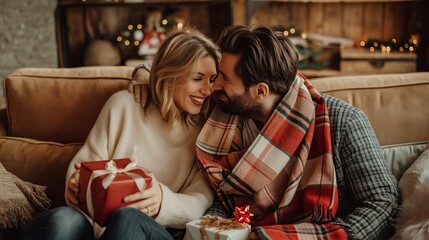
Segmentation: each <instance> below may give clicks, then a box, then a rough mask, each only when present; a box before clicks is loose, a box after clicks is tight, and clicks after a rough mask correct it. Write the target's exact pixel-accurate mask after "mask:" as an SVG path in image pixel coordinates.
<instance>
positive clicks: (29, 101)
mask: <svg viewBox="0 0 429 240" xmlns="http://www.w3.org/2000/svg"><path fill="white" fill-rule="evenodd" d="M132 70H133V68H132V67H125V66H122V67H118V66H117V67H80V68H62V69H52V68H22V69H18V70H15V71H14V72H12V73H11V74H9V75H8V76H6V78H5V80H4V91H5V98H6V106H7V110H8V120H9V136H14V137H25V138H31V139H37V140H42V141H54V142H61V143H73V142H84V141H85V139H86V137H87V136H88V133H89V131H90V130H91V128H92V126H93V124H94V122H95V120H96V119H97V116H98V114H99V113H100V111H101V108H102V107H103V105H104V103H105V102H106V100H107V99H108V98H109V97H110V96H111V95H112V94H113V93H115V92H117V91H119V90H122V89H126V88H127V86H128V83H129V79H130V77H131V72H132Z"/></svg>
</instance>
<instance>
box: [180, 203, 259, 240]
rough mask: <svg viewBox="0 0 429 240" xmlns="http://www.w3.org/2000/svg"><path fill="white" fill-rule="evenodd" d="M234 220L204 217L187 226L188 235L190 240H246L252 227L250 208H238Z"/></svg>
mask: <svg viewBox="0 0 429 240" xmlns="http://www.w3.org/2000/svg"><path fill="white" fill-rule="evenodd" d="M234 215H235V218H234V219H225V218H221V217H217V216H209V215H207V216H203V217H201V218H200V219H197V220H194V221H191V222H189V223H187V224H186V233H187V235H188V239H190V240H202V239H207V240H246V239H248V236H249V233H250V230H251V227H250V225H249V223H250V218H251V217H252V216H253V214H252V213H250V211H249V206H245V207H236V208H235V211H234Z"/></svg>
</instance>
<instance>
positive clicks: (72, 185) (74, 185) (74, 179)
mask: <svg viewBox="0 0 429 240" xmlns="http://www.w3.org/2000/svg"><path fill="white" fill-rule="evenodd" d="M80 166H81V164H80V163H75V164H74V168H75V169H76V172H75V173H73V175H72V176H71V177H70V181H69V183H68V185H67V189H66V197H67V199H68V200H69V202H70V203H72V204H74V205H76V206H77V204H78V203H79V202H78V200H77V198H76V195H77V193H78V192H79V186H78V183H79V169H80Z"/></svg>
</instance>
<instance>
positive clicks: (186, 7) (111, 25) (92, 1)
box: [56, 0, 232, 67]
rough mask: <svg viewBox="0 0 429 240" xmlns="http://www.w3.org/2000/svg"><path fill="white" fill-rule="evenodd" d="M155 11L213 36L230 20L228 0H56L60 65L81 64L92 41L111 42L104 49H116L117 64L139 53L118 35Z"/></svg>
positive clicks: (166, 17)
mask: <svg viewBox="0 0 429 240" xmlns="http://www.w3.org/2000/svg"><path fill="white" fill-rule="evenodd" d="M154 11H159V12H161V13H162V18H163V20H166V24H167V25H168V24H171V22H174V21H176V20H180V21H181V22H182V23H183V24H184V25H189V26H195V27H196V28H198V29H199V30H200V31H202V32H203V33H205V34H206V35H208V36H209V37H211V38H213V39H214V40H216V39H217V37H218V36H219V34H220V32H221V31H222V30H223V28H225V27H226V26H228V25H230V24H231V23H232V21H231V19H232V17H231V16H232V9H231V4H230V1H229V0H187V1H183V0H145V1H124V0H112V1H101V0H82V1H79V0H59V2H58V7H57V9H56V31H57V45H58V49H59V51H58V56H59V65H60V67H78V66H84V65H85V60H86V58H87V57H86V56H85V54H86V53H87V54H92V52H89V51H88V48H89V46H92V45H91V44H93V43H94V41H98V42H101V43H103V44H105V45H106V46H108V44H109V43H110V44H111V45H112V46H111V47H108V48H106V49H107V50H109V49H110V50H109V51H112V54H111V55H118V53H114V51H115V50H114V49H119V57H120V64H124V62H125V61H126V60H127V59H130V58H136V57H139V56H138V49H137V46H135V45H137V44H133V43H131V44H129V45H127V46H124V45H123V44H119V42H118V40H117V37H118V36H120V35H123V32H124V31H127V29H128V28H129V27H130V26H131V27H132V28H136V27H141V26H143V28H144V26H146V24H147V21H149V20H148V19H149V18H151V16H152V15H151V14H153V13H154ZM219 13H222V14H219ZM164 18H165V19H164ZM163 27H165V28H167V31H168V28H172V26H171V25H168V26H163ZM88 52H89V53H88ZM101 53H102V54H104V55H106V56H104V55H103V56H100V57H101V58H108V57H115V56H110V55H108V53H107V52H106V51H104V52H103V51H101ZM116 57H117V56H116Z"/></svg>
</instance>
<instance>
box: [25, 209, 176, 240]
mask: <svg viewBox="0 0 429 240" xmlns="http://www.w3.org/2000/svg"><path fill="white" fill-rule="evenodd" d="M101 238H102V239H103V240H109V239H124V240H126V239H162V240H164V239H165V240H167V239H168V240H172V239H173V238H172V237H171V235H170V234H169V233H168V232H167V231H166V230H165V229H164V228H163V227H162V226H161V225H159V224H158V223H157V222H155V221H154V220H153V219H152V218H151V217H148V216H147V215H146V214H144V213H142V212H141V211H139V210H137V209H134V208H120V209H118V210H117V211H115V212H114V213H113V214H112V215H111V216H110V217H109V220H108V221H107V224H106V231H105V232H104V233H103V236H102V237H101ZM22 239H47V240H48V239H70V240H72V239H76V240H77V239H82V240H87V239H94V234H93V228H92V225H91V223H90V222H89V221H88V220H87V219H86V218H85V216H84V215H82V214H81V213H80V212H78V211H76V210H74V209H72V208H69V207H59V208H55V209H52V210H49V211H47V212H45V213H42V214H41V215H39V216H38V217H37V218H35V219H34V220H33V221H31V222H30V223H28V224H27V225H26V226H25V227H24V228H23V232H22Z"/></svg>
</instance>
